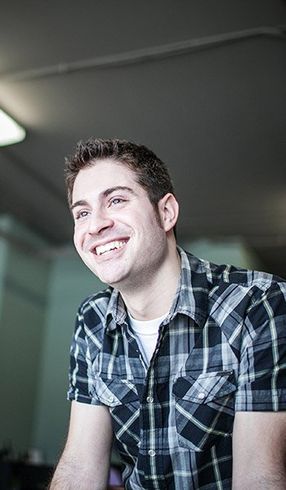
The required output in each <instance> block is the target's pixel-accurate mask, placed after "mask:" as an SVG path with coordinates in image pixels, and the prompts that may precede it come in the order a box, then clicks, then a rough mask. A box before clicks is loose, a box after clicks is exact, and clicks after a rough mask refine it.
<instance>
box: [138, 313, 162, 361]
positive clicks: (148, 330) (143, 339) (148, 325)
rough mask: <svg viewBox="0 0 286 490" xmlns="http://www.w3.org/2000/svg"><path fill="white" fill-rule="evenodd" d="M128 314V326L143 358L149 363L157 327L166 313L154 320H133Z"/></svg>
mask: <svg viewBox="0 0 286 490" xmlns="http://www.w3.org/2000/svg"><path fill="white" fill-rule="evenodd" d="M128 316H129V320H130V326H131V328H132V331H133V333H134V335H135V337H136V340H137V343H138V345H139V348H140V351H141V353H142V355H143V357H144V360H145V361H146V363H147V364H148V365H149V364H150V361H151V357H152V355H153V352H154V350H155V347H156V343H157V339H158V333H159V327H160V325H161V323H162V321H163V320H164V318H166V316H167V313H165V315H162V316H160V317H159V318H154V320H135V318H133V317H132V316H131V315H130V313H128Z"/></svg>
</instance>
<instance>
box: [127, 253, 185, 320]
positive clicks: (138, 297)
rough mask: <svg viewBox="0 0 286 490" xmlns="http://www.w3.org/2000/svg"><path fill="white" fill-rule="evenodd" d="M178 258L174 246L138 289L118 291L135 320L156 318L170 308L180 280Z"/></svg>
mask: <svg viewBox="0 0 286 490" xmlns="http://www.w3.org/2000/svg"><path fill="white" fill-rule="evenodd" d="M180 270H181V266H180V257H179V254H178V252H177V249H176V244H175V246H172V247H170V248H169V249H168V252H167V256H166V258H165V260H164V262H163V264H162V266H161V267H160V269H159V270H157V271H156V274H154V275H152V274H150V277H149V280H145V281H144V284H140V286H139V287H138V288H132V289H131V290H128V289H125V290H120V294H121V296H122V298H123V301H124V303H125V305H126V307H127V309H128V311H129V312H130V314H131V315H132V317H133V318H135V319H136V320H152V319H154V318H158V317H160V316H162V315H164V314H165V313H168V311H169V310H170V308H171V305H172V303H173V300H174V296H175V294H176V290H177V287H178V282H179V278H180Z"/></svg>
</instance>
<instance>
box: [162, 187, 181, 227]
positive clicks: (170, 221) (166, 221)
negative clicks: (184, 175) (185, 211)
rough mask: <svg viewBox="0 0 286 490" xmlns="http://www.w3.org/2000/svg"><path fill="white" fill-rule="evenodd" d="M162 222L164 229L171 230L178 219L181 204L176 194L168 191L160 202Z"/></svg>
mask: <svg viewBox="0 0 286 490" xmlns="http://www.w3.org/2000/svg"><path fill="white" fill-rule="evenodd" d="M158 209H159V213H160V216H161V222H162V226H163V228H164V230H165V231H166V232H167V231H170V230H171V229H172V228H174V226H175V224H176V223H177V220H178V215H179V204H178V201H177V199H176V198H175V196H174V194H171V193H168V194H166V195H165V196H164V197H162V199H161V200H160V201H159V203H158Z"/></svg>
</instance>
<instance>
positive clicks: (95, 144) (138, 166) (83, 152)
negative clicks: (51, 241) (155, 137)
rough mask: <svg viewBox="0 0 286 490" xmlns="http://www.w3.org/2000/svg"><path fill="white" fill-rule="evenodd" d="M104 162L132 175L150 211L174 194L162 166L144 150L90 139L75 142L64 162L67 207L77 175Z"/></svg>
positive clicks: (143, 147) (134, 146)
mask: <svg viewBox="0 0 286 490" xmlns="http://www.w3.org/2000/svg"><path fill="white" fill-rule="evenodd" d="M105 158H110V159H112V160H114V161H117V162H119V163H122V164H124V165H127V166H128V167H129V168H130V169H131V170H132V171H133V172H134V173H135V174H136V176H137V182H138V183H139V184H140V185H141V186H142V187H143V188H144V189H145V190H146V192H147V194H148V196H149V199H150V201H151V203H152V204H153V206H154V207H156V206H157V203H158V202H159V201H160V199H161V198H162V197H163V196H165V194H167V193H168V192H171V193H172V194H174V189H173V184H172V181H171V178H170V175H169V172H168V169H167V167H166V165H165V164H164V163H163V162H162V161H161V160H160V159H159V158H158V157H157V156H156V155H155V153H153V152H152V151H151V150H149V149H148V148H147V147H146V146H143V145H137V144H135V143H131V142H129V141H124V140H118V139H107V140H102V139H96V138H90V139H88V140H87V141H85V142H83V141H79V143H78V144H77V146H76V151H75V153H74V155H72V156H70V157H67V158H66V159H65V181H66V187H67V194H68V202H69V205H70V206H71V204H72V192H73V186H74V182H75V179H76V176H77V174H78V173H79V171H80V170H82V169H84V168H86V167H91V166H92V165H94V164H95V163H96V160H99V159H105Z"/></svg>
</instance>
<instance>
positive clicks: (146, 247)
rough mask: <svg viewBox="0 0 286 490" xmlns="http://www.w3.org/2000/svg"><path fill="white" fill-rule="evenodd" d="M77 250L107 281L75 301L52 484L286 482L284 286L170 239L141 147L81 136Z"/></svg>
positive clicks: (72, 193) (69, 169) (76, 167)
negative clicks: (117, 478)
mask: <svg viewBox="0 0 286 490" xmlns="http://www.w3.org/2000/svg"><path fill="white" fill-rule="evenodd" d="M66 183H67V189H68V200H69V205H70V208H71V211H72V214H73V218H74V244H75V247H76V250H77V251H78V253H79V255H80V257H81V258H82V260H83V261H84V263H85V264H86V265H87V267H88V268H89V269H90V270H91V271H92V272H93V273H94V274H95V275H96V276H98V277H99V278H100V279H101V280H102V281H103V282H105V283H107V284H108V285H109V287H108V288H107V289H106V290H105V291H103V292H100V293H98V294H93V295H91V296H90V297H89V298H87V299H86V300H85V301H84V302H83V303H82V305H81V306H80V308H79V311H78V315H77V322H76V328H75V334H74V338H73V343H72V347H71V364H70V388H69V392H68V397H69V399H70V400H71V401H72V408H71V419H70V428H69V434H68V438H67V443H66V446H65V449H64V452H63V455H62V457H61V459H60V462H59V464H58V467H57V469H56V472H55V475H54V478H53V481H52V483H51V488H52V489H53V490H56V489H60V490H64V489H71V490H72V489H77V490H79V489H84V490H92V489H94V490H105V489H106V485H107V478H108V470H109V459H110V451H111V445H112V440H113V437H114V438H115V442H116V445H117V448H118V451H119V453H120V455H121V458H122V461H123V463H124V465H125V471H124V474H123V479H124V485H125V488H126V489H128V490H139V489H146V490H147V489H159V490H160V489H162V490H163V489H178V490H191V489H205V490H213V489H222V490H227V489H233V490H248V489H250V488H251V489H254V490H255V489H257V490H258V489H259V490H262V489H271V490H282V489H285V488H286V470H285V455H286V414H285V412H283V410H285V409H286V374H285V373H286V303H285V298H286V284H285V282H284V281H283V280H281V279H279V278H274V277H273V276H271V275H269V274H265V273H260V272H256V271H247V270H243V269H237V268H235V267H233V266H217V265H215V264H212V263H209V262H207V261H204V260H201V259H197V258H196V257H194V256H192V255H191V254H188V253H186V252H185V251H184V250H182V249H181V248H180V247H178V246H177V244H176V239H175V233H174V228H175V225H176V222H177V218H178V212H179V207H178V203H177V200H176V198H175V195H174V190H173V186H172V183H171V180H170V177H169V174H168V171H167V169H166V166H165V165H164V164H163V162H162V161H161V160H160V159H159V158H157V157H156V155H155V154H154V153H153V152H152V151H150V150H149V149H147V148H146V147H144V146H142V145H136V144H133V143H129V142H126V141H119V140H96V139H90V140H88V141H87V142H85V143H82V142H80V143H79V144H78V146H77V150H76V153H75V155H74V156H73V157H71V158H69V159H68V160H67V162H66Z"/></svg>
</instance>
